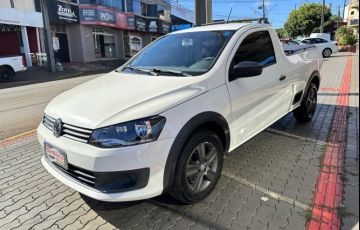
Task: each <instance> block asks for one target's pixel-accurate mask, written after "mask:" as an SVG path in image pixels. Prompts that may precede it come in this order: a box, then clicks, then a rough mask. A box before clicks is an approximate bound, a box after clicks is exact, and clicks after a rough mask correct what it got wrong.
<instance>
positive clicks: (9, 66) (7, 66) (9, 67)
mask: <svg viewBox="0 0 360 230" xmlns="http://www.w3.org/2000/svg"><path fill="white" fill-rule="evenodd" d="M2 68H6V69H9V70H11V72H12V73H13V74H15V70H14V68H13V67H12V66H11V65H1V66H0V70H1V69H2Z"/></svg>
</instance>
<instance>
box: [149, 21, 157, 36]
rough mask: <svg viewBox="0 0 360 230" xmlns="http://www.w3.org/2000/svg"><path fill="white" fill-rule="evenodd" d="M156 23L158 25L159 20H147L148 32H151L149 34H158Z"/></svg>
mask: <svg viewBox="0 0 360 230" xmlns="http://www.w3.org/2000/svg"><path fill="white" fill-rule="evenodd" d="M158 23H159V20H157V19H149V20H147V28H148V31H149V32H151V33H158V32H159V26H158Z"/></svg>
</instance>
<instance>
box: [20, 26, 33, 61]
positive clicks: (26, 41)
mask: <svg viewBox="0 0 360 230" xmlns="http://www.w3.org/2000/svg"><path fill="white" fill-rule="evenodd" d="M21 37H22V43H23V46H24V53H25V60H26V67H32V62H31V55H30V46H29V38H28V34H27V30H26V26H21Z"/></svg>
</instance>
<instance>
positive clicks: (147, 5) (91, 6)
mask: <svg viewBox="0 0 360 230" xmlns="http://www.w3.org/2000/svg"><path fill="white" fill-rule="evenodd" d="M36 6H37V9H41V5H40V0H36ZM170 10H171V5H170V0H169V1H166V0H146V1H145V0H52V1H48V12H49V20H50V25H51V34H52V40H53V48H54V53H55V59H56V61H60V62H96V61H104V60H113V59H126V58H130V57H131V56H133V55H134V54H136V53H137V52H138V51H140V50H141V49H142V48H143V47H145V46H146V45H147V44H149V43H150V42H151V41H153V40H154V39H156V38H158V37H160V36H162V35H163V34H166V33H169V32H170V29H171V17H170Z"/></svg>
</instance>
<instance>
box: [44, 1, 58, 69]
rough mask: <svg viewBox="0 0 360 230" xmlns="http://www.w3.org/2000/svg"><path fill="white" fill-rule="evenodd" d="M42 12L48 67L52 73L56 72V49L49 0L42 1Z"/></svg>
mask: <svg viewBox="0 0 360 230" xmlns="http://www.w3.org/2000/svg"><path fill="white" fill-rule="evenodd" d="M41 10H42V13H43V20H44V40H45V50H46V58H47V67H48V70H49V71H50V72H56V68H55V57H54V48H53V41H52V36H51V28H50V20H49V12H48V2H47V0H41Z"/></svg>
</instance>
